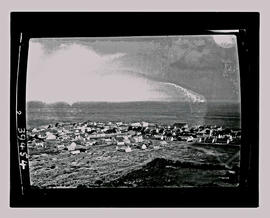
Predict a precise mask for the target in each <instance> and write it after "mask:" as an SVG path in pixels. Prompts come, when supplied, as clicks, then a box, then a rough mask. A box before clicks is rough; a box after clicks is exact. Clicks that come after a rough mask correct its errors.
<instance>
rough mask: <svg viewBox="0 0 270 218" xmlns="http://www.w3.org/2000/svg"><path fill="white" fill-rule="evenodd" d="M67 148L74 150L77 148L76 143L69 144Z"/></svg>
mask: <svg viewBox="0 0 270 218" xmlns="http://www.w3.org/2000/svg"><path fill="white" fill-rule="evenodd" d="M67 148H68V150H69V151H74V150H75V148H76V143H75V142H72V143H71V145H70V146H67Z"/></svg>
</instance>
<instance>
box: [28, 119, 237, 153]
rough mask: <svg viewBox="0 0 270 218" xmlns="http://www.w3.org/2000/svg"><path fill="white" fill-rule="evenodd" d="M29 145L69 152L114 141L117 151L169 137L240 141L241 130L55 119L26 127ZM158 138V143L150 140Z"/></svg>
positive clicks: (165, 140)
mask: <svg viewBox="0 0 270 218" xmlns="http://www.w3.org/2000/svg"><path fill="white" fill-rule="evenodd" d="M27 140H28V147H29V148H37V149H39V148H46V147H47V146H49V145H53V146H56V148H57V149H58V150H68V151H70V152H71V153H72V154H77V153H80V152H82V151H84V152H85V151H86V152H87V150H88V149H89V148H90V147H91V146H104V145H105V146H110V145H114V146H115V147H116V149H117V150H118V151H125V152H131V151H132V150H133V149H143V150H144V149H147V148H149V147H151V148H153V149H159V148H160V147H161V146H164V145H166V144H168V142H172V141H185V142H188V143H194V142H196V143H207V144H209V143H212V144H236V145H240V140H241V130H240V129H229V128H223V127H218V126H192V127H189V126H188V124H186V123H175V124H173V125H159V124H154V123H148V122H134V123H123V122H106V123H104V122H79V123H56V124H55V125H49V126H43V127H40V128H33V129H28V130H27ZM153 141H158V143H153Z"/></svg>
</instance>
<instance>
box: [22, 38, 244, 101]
mask: <svg viewBox="0 0 270 218" xmlns="http://www.w3.org/2000/svg"><path fill="white" fill-rule="evenodd" d="M236 51H237V44H236V38H235V36H233V35H215V36H209V35H208V36H171V37H170V36H163V37H126V38H124V37H119V38H34V39H31V40H30V43H29V55H28V67H27V101H43V102H45V103H53V102H59V101H61V102H63V101H64V102H67V103H70V104H72V103H74V102H78V101H109V102H125V101H188V102H206V101H239V70H238V69H239V67H238V56H237V52H236Z"/></svg>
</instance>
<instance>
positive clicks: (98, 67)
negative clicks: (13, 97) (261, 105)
mask: <svg viewBox="0 0 270 218" xmlns="http://www.w3.org/2000/svg"><path fill="white" fill-rule="evenodd" d="M125 55H126V54H125V53H113V54H106V55H104V54H103V55H101V54H98V53H97V52H96V51H95V50H93V49H92V48H90V47H88V46H87V47H86V46H83V45H80V44H77V43H73V44H61V45H60V46H59V47H58V48H57V49H55V50H53V51H52V52H49V53H48V52H45V48H44V47H43V46H42V43H41V42H32V43H31V42H30V49H29V62H28V74H27V78H28V82H27V84H28V86H27V100H29V101H30V100H39V101H44V102H48V103H52V102H57V101H66V102H68V103H74V102H76V101H112V102H116V101H117V102H120V101H149V100H151V101H192V102H193V101H199V100H200V99H202V98H201V97H198V96H199V95H196V93H195V94H194V93H192V92H191V91H188V90H186V89H183V88H181V87H180V86H172V85H171V84H170V85H168V84H166V83H161V82H156V81H153V80H151V79H149V78H147V77H143V76H138V75H137V74H136V73H135V74H134V73H131V72H130V71H129V70H127V69H128V68H127V66H125V64H124V63H122V58H123V57H124V56H125ZM131 69H132V68H131ZM132 70H133V72H134V71H135V72H136V71H138V69H136V68H133V69H132ZM179 87H180V88H179ZM196 96H197V97H196Z"/></svg>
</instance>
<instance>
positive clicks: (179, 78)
mask: <svg viewBox="0 0 270 218" xmlns="http://www.w3.org/2000/svg"><path fill="white" fill-rule="evenodd" d="M238 46H239V45H238V44H237V37H236V35H235V34H233V33H226V31H225V33H222V34H220V33H219V34H218V33H217V34H216V33H213V34H206V35H190V34H189V35H164V36H147V35H145V36H128V37H127V36H122V37H121V36H118V37H69V38H64V37H62V38H61V37H54V38H50V37H47V38H31V39H30V40H29V50H28V60H27V83H26V129H27V134H26V135H27V149H28V155H29V176H30V185H31V187H34V188H37V189H44V188H46V189H61V188H65V189H66V188H71V189H73V188H78V189H79V188H80V189H83V188H95V189H98V188H164V189H166V188H188V187H199V188H200V187H238V185H239V176H240V160H241V155H240V150H241V146H243V145H242V144H241V93H240V70H239V57H238Z"/></svg>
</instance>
